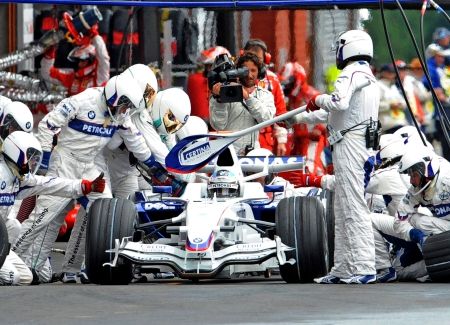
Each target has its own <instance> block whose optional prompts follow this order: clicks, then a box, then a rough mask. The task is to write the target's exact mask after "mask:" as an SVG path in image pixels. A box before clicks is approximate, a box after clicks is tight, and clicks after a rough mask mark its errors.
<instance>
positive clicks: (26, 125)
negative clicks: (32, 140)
mask: <svg viewBox="0 0 450 325" xmlns="http://www.w3.org/2000/svg"><path fill="white" fill-rule="evenodd" d="M25 128H27V130H28V129H31V122H27V124H25Z"/></svg>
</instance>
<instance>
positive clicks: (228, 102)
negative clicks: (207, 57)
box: [208, 53, 275, 156]
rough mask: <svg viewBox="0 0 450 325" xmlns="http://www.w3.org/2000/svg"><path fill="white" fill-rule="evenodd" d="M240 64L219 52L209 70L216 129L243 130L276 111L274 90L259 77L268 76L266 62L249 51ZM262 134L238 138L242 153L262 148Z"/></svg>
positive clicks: (211, 104)
mask: <svg viewBox="0 0 450 325" xmlns="http://www.w3.org/2000/svg"><path fill="white" fill-rule="evenodd" d="M236 68H237V69H234V65H233V63H232V62H231V60H230V59H229V58H228V56H226V55H225V54H224V55H219V56H218V57H217V58H216V60H215V62H214V66H213V69H212V71H210V73H209V74H208V83H209V86H210V88H211V89H212V94H213V96H212V97H211V98H210V101H209V113H210V123H211V126H212V127H213V128H214V129H215V130H216V131H239V130H243V129H245V128H248V127H251V126H253V125H256V124H257V123H261V122H264V121H267V120H269V119H271V118H273V117H274V115H275V103H274V99H273V95H272V93H271V92H270V91H268V90H266V89H264V88H261V87H259V86H258V79H261V78H263V77H264V76H263V75H262V73H261V72H262V71H263V63H262V62H261V61H260V60H259V59H258V57H257V56H256V55H255V54H252V53H246V54H244V55H242V56H241V57H239V59H238V61H237V64H236ZM241 68H245V69H241ZM246 70H248V73H247V72H246ZM236 76H237V78H236ZM237 80H239V83H237V82H235V81H237ZM258 137H259V132H258V131H255V132H253V133H251V134H250V135H246V136H244V137H242V138H240V139H238V140H237V141H236V142H235V143H234V146H235V148H236V152H237V153H238V155H242V156H243V155H245V154H246V153H247V152H249V151H251V150H253V149H254V148H259V147H260V145H259V141H258Z"/></svg>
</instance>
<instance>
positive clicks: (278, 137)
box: [241, 39, 287, 156]
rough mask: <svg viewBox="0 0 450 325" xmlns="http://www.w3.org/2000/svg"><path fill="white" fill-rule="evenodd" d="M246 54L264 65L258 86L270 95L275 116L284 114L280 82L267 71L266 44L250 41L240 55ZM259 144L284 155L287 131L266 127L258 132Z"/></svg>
mask: <svg viewBox="0 0 450 325" xmlns="http://www.w3.org/2000/svg"><path fill="white" fill-rule="evenodd" d="M247 52H249V53H253V54H255V55H256V56H257V57H258V58H259V59H260V60H261V62H263V63H264V65H265V70H266V77H265V78H264V79H261V80H259V86H260V87H262V88H265V89H267V90H269V91H270V92H271V93H272V95H273V97H274V101H275V108H276V113H275V115H281V114H283V113H286V103H285V101H284V96H283V90H282V89H281V84H280V81H279V80H278V77H277V75H276V74H275V73H274V72H272V71H270V70H269V69H267V66H268V64H269V63H270V60H271V55H270V53H269V52H268V51H267V45H266V43H264V42H263V41H262V40H260V39H250V40H248V41H247V43H246V44H245V46H244V49H243V50H242V51H241V55H242V54H244V53H247ZM259 143H260V145H261V147H263V148H266V149H269V150H270V151H272V152H273V153H275V154H276V155H277V156H280V155H285V154H286V143H287V131H286V129H285V128H283V127H280V126H278V125H274V126H273V127H272V126H269V127H266V128H264V129H262V130H261V131H260V135H259Z"/></svg>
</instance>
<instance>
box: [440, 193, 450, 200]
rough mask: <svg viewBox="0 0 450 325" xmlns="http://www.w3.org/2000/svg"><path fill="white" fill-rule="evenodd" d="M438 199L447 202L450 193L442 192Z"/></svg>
mask: <svg viewBox="0 0 450 325" xmlns="http://www.w3.org/2000/svg"><path fill="white" fill-rule="evenodd" d="M439 198H440V199H441V200H442V201H445V200H448V198H450V193H449V192H447V191H444V192H442V193H440V194H439Z"/></svg>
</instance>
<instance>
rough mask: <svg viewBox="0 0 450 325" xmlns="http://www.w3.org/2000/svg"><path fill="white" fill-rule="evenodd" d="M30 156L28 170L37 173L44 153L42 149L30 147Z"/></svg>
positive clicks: (28, 152)
mask: <svg viewBox="0 0 450 325" xmlns="http://www.w3.org/2000/svg"><path fill="white" fill-rule="evenodd" d="M27 158H28V172H29V173H30V174H36V172H37V170H38V169H39V166H40V165H41V160H42V153H41V151H40V150H37V149H35V148H28V150H27Z"/></svg>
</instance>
